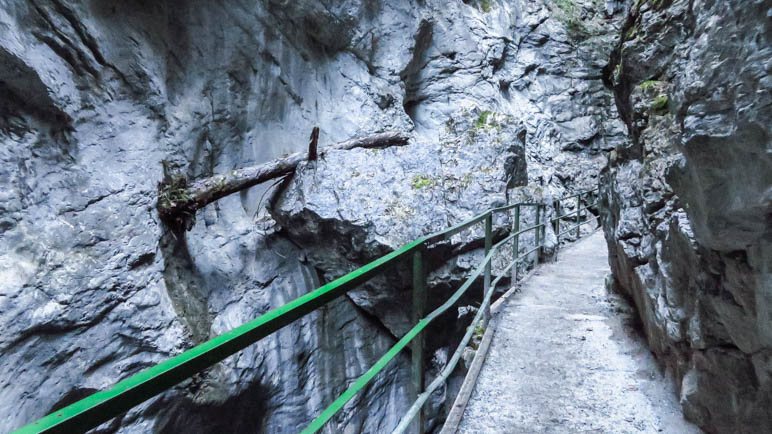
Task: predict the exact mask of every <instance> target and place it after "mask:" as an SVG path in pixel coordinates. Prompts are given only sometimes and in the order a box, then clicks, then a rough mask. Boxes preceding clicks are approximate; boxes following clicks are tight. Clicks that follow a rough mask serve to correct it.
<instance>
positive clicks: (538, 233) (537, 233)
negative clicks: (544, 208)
mask: <svg viewBox="0 0 772 434" xmlns="http://www.w3.org/2000/svg"><path fill="white" fill-rule="evenodd" d="M540 215H541V206H539V205H536V223H534V225H535V226H536V229H535V230H534V236H535V237H536V246H537V247H539V246H540V245H541V231H540V230H539V220H540ZM540 254H541V248H539V249H537V252H536V255H537V256H536V262H539V255H540Z"/></svg>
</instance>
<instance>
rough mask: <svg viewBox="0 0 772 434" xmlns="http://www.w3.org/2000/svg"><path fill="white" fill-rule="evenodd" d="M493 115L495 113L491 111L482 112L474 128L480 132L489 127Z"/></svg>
mask: <svg viewBox="0 0 772 434" xmlns="http://www.w3.org/2000/svg"><path fill="white" fill-rule="evenodd" d="M492 114H493V112H492V111H490V110H484V111H483V112H481V113H480V116H478V117H477V120H476V121H475V122H474V128H475V129H476V130H479V129H482V128H483V127H485V126H486V125H488V118H490V117H491V115H492Z"/></svg>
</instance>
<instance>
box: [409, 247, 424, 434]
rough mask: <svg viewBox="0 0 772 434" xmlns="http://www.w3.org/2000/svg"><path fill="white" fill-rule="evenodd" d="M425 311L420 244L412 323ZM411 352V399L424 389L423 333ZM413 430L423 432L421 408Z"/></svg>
mask: <svg viewBox="0 0 772 434" xmlns="http://www.w3.org/2000/svg"><path fill="white" fill-rule="evenodd" d="M425 311H426V268H425V264H424V249H423V246H421V247H420V248H419V249H418V250H416V251H415V252H414V253H413V324H414V325H415V324H418V321H420V320H421V319H423V317H424V312H425ZM410 349H411V352H412V357H411V358H412V378H411V380H412V381H411V383H412V387H413V397H412V398H413V399H412V400H413V401H415V400H416V399H417V398H418V395H419V394H420V393H421V392H423V390H424V334H423V332H421V333H419V334H418V335H417V336H416V337H415V338H414V339H413V341H412V342H411V343H410ZM413 426H414V430H413V432H415V433H418V434H423V432H424V411H423V409H421V410H420V411H419V412H418V415H416V418H415V420H414V421H413Z"/></svg>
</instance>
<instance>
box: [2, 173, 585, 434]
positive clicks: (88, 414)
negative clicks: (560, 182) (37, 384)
mask: <svg viewBox="0 0 772 434" xmlns="http://www.w3.org/2000/svg"><path fill="white" fill-rule="evenodd" d="M596 190H597V188H595V189H591V190H587V191H585V192H581V193H578V194H573V195H571V196H567V197H565V198H561V199H559V200H565V199H566V198H568V199H570V198H573V197H579V199H581V197H582V195H584V194H589V193H591V192H593V191H596ZM596 203H597V202H596ZM593 205H595V204H592V205H587V206H586V207H585V208H584V209H585V210H586V209H587V208H589V207H590V206H593ZM530 206H535V207H536V224H534V225H532V226H530V227H528V228H525V229H522V230H521V229H520V228H519V214H520V208H521V207H530ZM546 207H547V205H546V204H540V203H530V202H522V203H516V204H511V205H506V206H502V207H497V208H491V209H489V210H487V211H485V212H483V213H481V214H479V215H477V216H475V217H472V218H470V219H468V220H465V221H463V222H461V223H458V224H456V225H454V226H451V227H449V228H446V229H444V230H441V231H438V232H435V233H432V234H430V235H425V236H423V237H420V238H418V239H416V240H414V241H412V242H409V243H407V244H405V245H403V246H402V247H400V248H398V249H396V250H394V251H393V252H391V253H388V254H386V255H384V256H381V257H380V258H377V259H375V260H373V261H371V262H369V263H367V264H365V265H363V266H362V267H359V268H357V269H356V270H354V271H352V272H350V273H347V274H345V275H344V276H341V277H339V278H337V279H335V280H333V281H331V282H329V283H327V284H325V285H322V286H321V287H319V288H317V289H315V290H313V291H311V292H309V293H307V294H304V295H302V296H300V297H298V298H296V299H294V300H292V301H290V302H288V303H286V304H284V305H282V306H279V307H277V308H274V309H272V310H270V311H268V312H266V313H265V314H263V315H261V316H259V317H257V318H256V319H254V320H252V321H249V322H247V323H245V324H243V325H241V326H239V327H236V328H234V329H232V330H230V331H228V332H225V333H223V334H221V335H219V336H216V337H214V338H212V339H210V340H208V341H206V342H203V343H201V344H199V345H196V346H194V347H192V348H190V349H188V350H186V351H184V352H182V353H180V354H178V355H176V356H173V357H171V358H169V359H167V360H165V361H162V362H160V363H158V364H156V365H154V366H152V367H150V368H147V369H144V370H142V371H140V372H138V373H135V374H133V375H131V376H129V377H128V378H125V379H123V380H121V381H119V382H118V383H116V384H115V385H114V386H113V387H111V388H110V389H107V390H103V391H99V392H95V393H93V394H92V395H89V396H87V397H86V398H83V399H81V400H79V401H77V402H75V403H73V404H70V405H68V406H66V407H64V408H62V409H60V410H57V411H54V412H52V413H50V414H48V415H47V416H44V417H42V418H41V419H38V420H37V421H35V422H32V423H30V424H28V425H26V426H23V427H21V428H19V429H18V430H16V431H14V434H29V433H55V432H56V433H71V432H74V431H75V432H80V431H87V430H89V429H92V428H95V427H97V426H99V425H101V424H102V423H104V422H107V421H109V420H110V419H112V418H114V417H116V416H118V415H120V414H122V413H124V412H126V411H128V410H129V409H131V408H132V407H134V406H136V405H138V404H140V403H142V402H144V401H146V400H148V399H150V398H152V397H154V396H156V395H158V394H160V393H161V392H163V391H165V390H167V389H169V388H171V387H172V386H174V385H176V384H178V383H179V382H181V381H183V380H185V379H187V378H190V377H191V376H192V375H193V374H195V373H197V372H199V371H202V370H204V369H206V368H208V367H211V366H213V365H214V364H215V363H217V362H219V361H221V360H223V359H225V358H226V357H229V356H231V355H233V354H235V353H236V352H238V351H240V350H242V349H244V348H246V347H247V346H249V345H252V344H254V343H255V342H257V341H259V340H260V339H262V338H264V337H266V336H268V335H270V334H271V333H273V332H275V331H277V330H279V329H280V328H282V327H284V326H286V325H288V324H289V323H291V322H293V321H295V320H296V319H299V318H301V317H303V316H304V315H306V314H308V313H310V312H312V311H314V310H316V309H317V308H319V307H321V306H322V305H324V304H326V303H328V302H329V301H332V300H333V299H335V298H337V297H339V296H341V295H343V294H345V293H346V292H348V291H349V290H351V289H353V288H354V287H355V286H357V285H359V284H361V283H364V282H365V281H367V280H369V279H370V278H371V277H373V276H375V275H377V274H379V273H380V272H381V271H383V269H385V268H386V267H389V266H391V265H393V264H394V263H395V262H396V261H398V260H400V259H403V258H405V257H407V255H410V254H413V255H414V264H415V263H416V261H418V262H419V265H420V264H421V261H422V259H421V258H422V255H423V250H424V249H425V248H426V247H427V246H428V245H430V244H432V243H435V242H437V241H442V240H447V239H450V238H451V237H452V236H453V235H455V234H457V233H459V232H461V231H463V230H464V229H467V228H469V227H471V226H472V225H474V224H476V223H479V222H481V221H485V238H486V245H485V258H484V260H483V262H482V263H481V264H480V265H479V266H478V267H477V268H476V269H475V271H474V272H473V273H472V274H471V275H470V276H469V278H467V280H466V281H465V282H464V283H463V284H462V285H461V286H460V287H459V289H458V290H457V291H456V292H454V293H453V294H452V295H451V296H450V297H449V298H448V300H447V301H446V302H445V303H443V305H442V306H440V307H438V308H437V309H435V310H434V311H433V312H431V313H430V314H429V315H427V316H425V317H423V318H422V319H420V321H418V322H417V324H416V325H415V326H414V327H413V328H411V329H410V330H409V331H408V332H407V333H406V334H405V335H404V336H403V337H402V338H401V339H400V340H399V341H398V342H397V343H396V344H395V345H394V346H392V347H391V348H390V349H389V350H388V351H387V353H386V354H384V355H383V356H382V357H381V358H380V359H379V360H378V361H377V362H376V363H375V364H374V365H373V366H372V367H371V368H370V369H369V370H368V371H366V372H365V374H363V375H362V376H360V377H359V378H358V379H357V380H356V381H355V382H354V383H352V385H351V386H350V387H349V388H348V389H347V390H346V391H345V392H344V393H343V394H342V395H340V396H339V397H338V398H337V399H336V400H335V401H334V402H333V403H332V404H331V405H330V406H328V407H327V408H326V409H325V410H324V411H323V412H322V413H321V414H320V415H319V416H318V417H317V418H316V419H314V420H313V421H312V422H311V424H309V425H308V427H307V428H306V429H305V430H304V431H303V432H304V433H311V432H315V431H318V430H319V429H321V428H322V427H323V426H324V424H325V423H327V422H328V421H329V419H331V418H332V417H333V416H334V415H335V414H336V413H337V412H338V411H339V410H340V409H341V408H343V405H345V403H346V402H348V401H349V400H350V399H351V398H352V397H353V396H355V395H356V393H357V392H359V391H360V390H361V389H362V388H364V387H365V386H366V385H367V383H368V382H369V381H370V380H372V378H374V377H375V375H377V374H378V373H379V372H380V371H381V370H382V369H383V368H384V367H385V366H386V365H387V364H388V363H389V362H390V361H391V360H392V359H394V357H396V355H397V354H399V352H400V351H402V350H403V349H404V348H405V347H406V346H407V345H408V343H410V342H411V341H413V340H414V339H415V338H416V337H417V336H419V335H420V333H421V331H422V330H424V329H425V328H426V326H427V325H428V324H429V323H430V322H431V321H432V320H433V319H435V318H436V317H437V316H439V315H440V314H441V313H443V312H445V311H446V310H447V309H449V308H450V307H451V306H453V305H454V304H455V302H457V301H458V299H459V298H460V297H461V296H462V295H463V294H464V293H465V292H466V291H467V290H468V289H469V288H470V287H471V286H472V283H473V282H474V280H476V279H477V278H479V277H480V275H481V274H483V273H484V274H485V288H484V289H485V291H484V296H483V303H482V304H481V307H480V311H479V312H478V315H477V316H476V317H475V321H473V323H472V324H470V326H469V327H468V328H467V335H469V330H471V327H473V326H474V325H476V324H477V323H478V322H479V321H478V320H479V318H478V317H481V318H485V311H486V309H487V306H488V305H489V302H490V297H491V295H492V293H493V290H494V289H495V285H496V283H498V281H499V280H500V279H501V277H502V276H503V274H502V275H501V276H499V277H498V278H497V279H496V280H494V281H493V284H492V285H491V281H490V268H491V261H492V258H493V255H494V253H495V252H496V251H497V250H498V249H499V247H501V246H502V245H503V244H505V243H506V242H508V241H511V240H514V245H515V252H514V255H513V261H512V263H510V265H509V266H508V267H506V269H505V270H504V271H503V273H506V272H507V270H509V269H510V268H512V267H514V270H513V276H514V277H515V279H513V280H516V278H517V274H516V271H517V264H518V263H519V262H520V261H521V259H523V258H524V257H527V256H528V255H529V254H530V253H532V252H533V251H535V250H537V249H542V248H543V247H544V231H545V229H546V221H547V219H546V218H544V219H542V221H541V222H539V214H540V211H541V209H542V208H544V209H545V210H546ZM577 208H579V207H577ZM512 209H514V210H516V216H517V217H516V221H517V226H513V227H512V228H511V229H510V233H509V235H508V236H507V237H506V238H504V239H502V240H501V241H499V242H497V243H496V244H495V245H493V244H492V215H493V214H494V213H499V212H504V211H509V210H512ZM577 212H578V211H577ZM559 213H560V210H559V208H558V210H557V214H558V217H557V219H550V222H551V223H553V224H554V223H555V221H556V220H557V221H558V222H559V220H560V219H562V218H565V217H566V216H568V215H572V214H574V213H575V212H572V213H569V214H567V215H565V216H560V214H559ZM545 217H546V215H545ZM581 224H582V222H579V225H581ZM538 229H541V230H538ZM531 230H536V244H537V245H536V246H535V247H534V248H533V249H531V250H529V251H528V252H526V253H525V254H523V255H520V256H518V253H519V252H518V251H517V246H518V238H519V236H520V235H521V234H523V233H525V232H528V231H531ZM556 234H558V235H559V232H557V231H556ZM540 239H541V243H540V241H539V240H540ZM414 290H415V288H414ZM424 297H425V295H424ZM468 339H469V338H468V336H466V335H465V340H462V344H463V345H464V346H465V345H466V342H468ZM419 348H420V347H419ZM460 349H462V347H460ZM455 359H456V360H455V363H457V362H458V358H455ZM419 365H420V363H419ZM415 369H416V368H415V366H414V370H415ZM421 369H422V368H421ZM446 370H447V369H446ZM420 378H422V372H421V374H420ZM434 383H436V381H435V382H434ZM434 383H433V385H434ZM421 389H422V387H421ZM420 392H421V391H420V390H418V391H416V393H417V394H419V393H420ZM430 392H431V391H430V390H428V389H427V391H426V392H425V394H426V396H428V393H430ZM419 399H420V396H419ZM424 401H425V398H424ZM416 402H418V400H417V401H416ZM419 410H420V407H419ZM419 412H420V411H419ZM407 416H409V414H408V415H406V417H407ZM414 416H415V415H413V416H411V417H410V418H409V419H408V420H407V423H410V419H412V418H413V417H414ZM403 422H404V419H403ZM402 425H405V423H401V424H400V426H402ZM405 426H407V425H405Z"/></svg>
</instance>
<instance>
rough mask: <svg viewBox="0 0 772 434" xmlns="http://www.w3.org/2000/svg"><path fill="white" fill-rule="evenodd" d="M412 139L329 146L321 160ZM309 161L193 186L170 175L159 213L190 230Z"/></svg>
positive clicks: (302, 156) (277, 163)
mask: <svg viewBox="0 0 772 434" xmlns="http://www.w3.org/2000/svg"><path fill="white" fill-rule="evenodd" d="M408 139H409V137H408V135H407V134H405V133H398V132H385V133H380V134H375V135H372V136H368V137H364V138H361V139H354V140H348V141H345V142H341V143H337V144H334V145H331V146H327V147H325V148H323V149H321V150H320V151H319V156H324V154H325V153H327V152H329V151H333V150H347V149H354V148H385V147H389V146H402V145H405V144H407V142H408ZM307 158H308V154H307V153H305V152H297V153H294V154H291V155H289V156H287V157H284V158H279V159H277V160H273V161H271V162H268V163H264V164H260V165H257V166H250V167H245V168H243V169H236V170H232V171H230V172H228V173H227V174H223V175H215V176H212V177H210V178H205V179H201V180H198V181H194V182H192V183H188V181H187V178H185V177H184V176H183V175H180V174H177V175H167V176H166V177H165V179H164V180H163V181H162V182H161V183H160V184H159V185H158V213H159V215H160V216H161V218H162V219H163V220H164V221H167V222H173V223H177V224H184V225H185V226H186V227H187V228H188V229H190V227H191V226H192V221H193V218H194V217H195V213H196V211H197V210H198V209H200V208H203V207H204V206H206V205H208V204H210V203H212V202H214V201H216V200H218V199H220V198H223V197H225V196H228V195H229V194H233V193H236V192H238V191H241V190H244V189H245V188H249V187H253V186H255V185H257V184H261V183H263V182H265V181H268V180H271V179H276V178H279V177H282V176H286V175H290V174H292V173H293V172H294V171H295V168H296V167H297V166H298V164H300V163H301V162H302V161H305V160H306V159H307Z"/></svg>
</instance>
